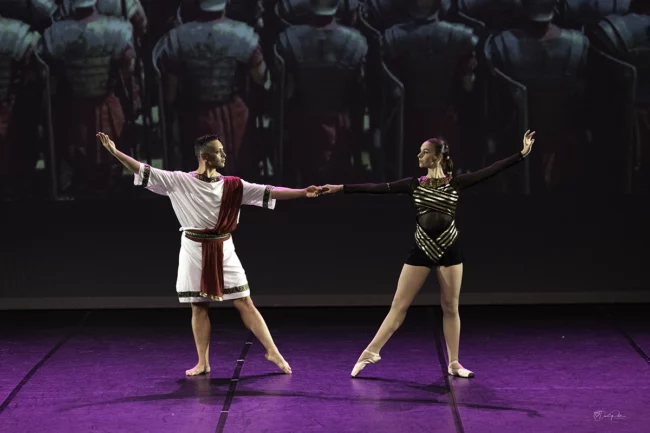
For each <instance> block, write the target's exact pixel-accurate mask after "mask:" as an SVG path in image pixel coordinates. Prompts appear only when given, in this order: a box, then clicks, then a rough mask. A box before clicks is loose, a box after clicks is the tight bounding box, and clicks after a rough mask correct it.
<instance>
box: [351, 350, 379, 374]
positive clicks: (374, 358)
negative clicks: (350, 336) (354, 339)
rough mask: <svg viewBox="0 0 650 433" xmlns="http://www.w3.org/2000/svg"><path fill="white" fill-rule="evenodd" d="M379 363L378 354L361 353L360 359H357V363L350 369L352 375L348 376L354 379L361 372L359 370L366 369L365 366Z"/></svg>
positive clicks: (365, 351) (366, 351)
mask: <svg viewBox="0 0 650 433" xmlns="http://www.w3.org/2000/svg"><path fill="white" fill-rule="evenodd" d="M379 361H381V356H379V354H378V353H374V352H371V351H369V350H364V351H363V353H362V354H361V357H359V360H358V361H357V363H356V364H354V368H353V369H352V373H350V375H351V376H352V377H356V376H357V374H359V373H360V372H361V370H363V369H364V368H366V365H368V364H376V363H378V362H379Z"/></svg>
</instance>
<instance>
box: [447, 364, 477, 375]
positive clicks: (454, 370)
mask: <svg viewBox="0 0 650 433" xmlns="http://www.w3.org/2000/svg"><path fill="white" fill-rule="evenodd" d="M452 365H453V366H454V367H452ZM447 373H449V375H450V376H455V377H463V378H466V379H469V378H471V377H474V372H473V371H470V370H468V369H466V368H463V366H462V365H460V363H459V362H458V361H453V362H450V363H449V366H448V367H447Z"/></svg>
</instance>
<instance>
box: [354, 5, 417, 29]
mask: <svg viewBox="0 0 650 433" xmlns="http://www.w3.org/2000/svg"><path fill="white" fill-rule="evenodd" d="M362 13H363V15H364V16H365V17H366V19H367V20H368V23H369V24H370V25H371V26H372V27H373V28H375V29H377V30H379V31H380V32H383V31H384V30H386V29H388V28H390V27H392V26H394V25H396V24H401V23H405V22H408V21H410V19H411V17H410V15H409V13H408V8H407V3H406V2H405V1H400V0H368V1H367V2H365V4H364V5H363V6H362Z"/></svg>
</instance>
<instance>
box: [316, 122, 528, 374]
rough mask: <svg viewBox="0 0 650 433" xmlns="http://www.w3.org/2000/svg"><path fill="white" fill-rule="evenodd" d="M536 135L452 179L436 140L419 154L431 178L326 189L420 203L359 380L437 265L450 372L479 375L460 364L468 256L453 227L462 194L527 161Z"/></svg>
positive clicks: (440, 142) (444, 152)
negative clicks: (516, 149) (410, 243)
mask: <svg viewBox="0 0 650 433" xmlns="http://www.w3.org/2000/svg"><path fill="white" fill-rule="evenodd" d="M534 135H535V133H534V132H530V131H527V132H526V134H525V135H524V139H523V145H524V146H523V149H522V150H521V152H517V153H516V154H515V155H513V156H511V157H509V158H506V159H504V160H502V161H498V162H496V163H494V164H492V165H491V166H489V167H487V168H484V169H482V170H479V171H477V172H475V173H470V174H463V175H459V176H456V177H453V178H452V175H451V174H452V168H453V163H452V161H451V158H449V146H448V145H447V143H446V142H445V141H444V140H442V139H440V138H432V139H429V140H427V141H425V142H424V143H422V146H421V147H420V153H419V154H418V161H419V165H420V167H421V168H426V169H427V171H428V173H427V175H426V176H422V177H420V178H415V177H414V178H407V179H402V180H398V181H396V182H391V183H382V184H361V185H326V186H325V187H324V189H323V193H324V194H335V193H338V192H341V191H343V193H344V194H358V193H368V194H410V195H411V196H412V197H413V202H414V205H415V214H416V221H417V225H416V230H415V246H414V247H413V249H412V250H411V252H410V254H409V256H408V258H407V259H406V263H405V264H404V267H403V268H402V273H401V275H400V277H399V281H398V283H397V292H396V293H395V297H394V298H393V303H392V305H391V307H390V311H389V312H388V315H387V316H386V318H385V319H384V322H383V323H382V324H381V327H380V328H379V331H377V334H376V335H375V338H373V340H372V341H371V342H370V344H369V345H368V347H367V348H366V350H364V351H363V353H362V354H361V356H360V357H359V360H358V361H357V363H356V365H355V366H354V368H353V369H352V377H356V376H357V374H359V372H360V371H361V370H363V368H364V367H365V366H366V365H368V364H375V363H377V362H379V361H380V360H381V357H380V356H379V351H380V350H381V348H382V347H383V346H384V344H386V342H387V341H388V339H389V338H390V337H391V336H392V335H393V333H394V332H395V331H397V329H398V328H399V327H400V325H401V324H402V322H403V321H404V318H405V317H406V311H407V310H408V308H409V306H410V305H411V302H413V298H415V295H417V293H418V292H419V291H420V289H421V288H422V286H423V285H424V282H425V280H426V279H427V277H428V276H429V273H430V272H431V269H432V268H433V267H436V269H437V274H438V281H439V283H440V304H441V306H442V312H443V332H444V335H445V341H446V343H447V356H448V359H449V366H448V368H447V371H448V373H449V374H450V375H452V376H459V377H474V373H473V372H471V371H470V370H467V369H466V368H463V366H462V365H461V364H460V362H458V344H459V340H460V317H459V315H458V297H459V295H460V284H461V280H462V277H463V254H462V250H461V247H460V245H459V242H458V241H457V237H458V231H457V230H456V225H455V224H454V215H455V213H456V203H457V201H458V193H459V191H461V190H463V189H466V188H469V187H470V186H472V185H475V184H477V183H479V182H481V181H484V180H486V179H488V178H490V177H492V176H494V175H496V174H497V173H499V172H501V171H503V170H504V169H506V168H508V167H510V166H512V165H514V164H516V163H517V162H519V161H521V160H523V159H524V157H526V156H527V155H528V154H529V153H530V151H531V149H532V146H533V143H534V142H535V140H534V138H533V136H534Z"/></svg>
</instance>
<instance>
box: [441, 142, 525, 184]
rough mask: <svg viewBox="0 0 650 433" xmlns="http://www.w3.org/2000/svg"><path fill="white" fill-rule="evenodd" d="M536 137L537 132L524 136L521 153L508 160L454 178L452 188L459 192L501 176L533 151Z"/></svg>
mask: <svg viewBox="0 0 650 433" xmlns="http://www.w3.org/2000/svg"><path fill="white" fill-rule="evenodd" d="M534 135H535V132H530V131H527V132H526V134H525V135H524V140H523V148H522V150H521V151H519V152H517V153H516V154H514V155H512V156H510V157H508V158H506V159H502V160H501V161H497V162H495V163H494V164H492V165H490V166H489V167H485V168H482V169H481V170H477V171H475V172H474V173H468V174H461V175H459V176H456V177H454V178H453V179H452V181H451V184H452V186H453V187H454V188H455V189H456V190H458V191H460V190H461V189H465V188H469V187H470V186H473V185H476V184H477V183H480V182H483V181H484V180H487V179H489V178H491V177H492V176H495V175H497V174H499V173H500V172H502V171H503V170H505V169H506V168H508V167H512V166H513V165H515V164H517V163H518V162H519V161H522V160H523V159H524V158H525V157H526V156H528V154H529V153H530V151H531V150H532V147H533V143H534V142H535V139H534V138H533V136H534Z"/></svg>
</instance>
